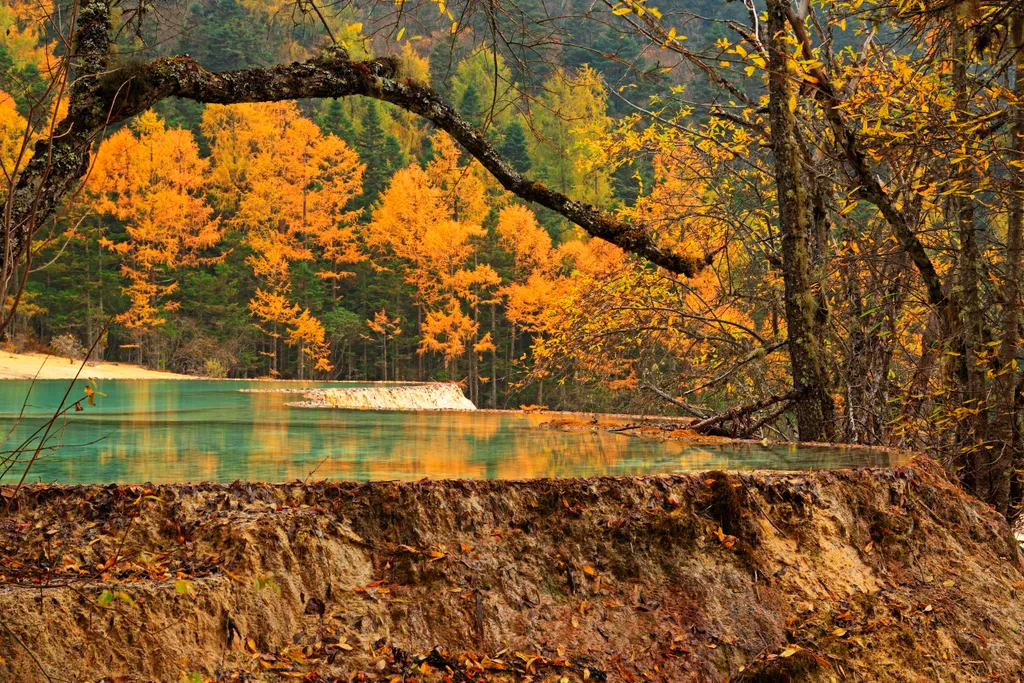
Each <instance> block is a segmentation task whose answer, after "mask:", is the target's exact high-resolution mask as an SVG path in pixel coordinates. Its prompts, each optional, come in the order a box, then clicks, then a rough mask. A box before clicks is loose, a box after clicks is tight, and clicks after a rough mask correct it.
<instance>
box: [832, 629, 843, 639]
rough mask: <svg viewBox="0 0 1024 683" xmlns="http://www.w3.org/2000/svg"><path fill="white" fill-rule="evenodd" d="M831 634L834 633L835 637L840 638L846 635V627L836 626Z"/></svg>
mask: <svg viewBox="0 0 1024 683" xmlns="http://www.w3.org/2000/svg"><path fill="white" fill-rule="evenodd" d="M832 635H834V636H835V637H836V638H842V637H843V636H845V635H846V629H845V628H837V629H836V630H835V631H832Z"/></svg>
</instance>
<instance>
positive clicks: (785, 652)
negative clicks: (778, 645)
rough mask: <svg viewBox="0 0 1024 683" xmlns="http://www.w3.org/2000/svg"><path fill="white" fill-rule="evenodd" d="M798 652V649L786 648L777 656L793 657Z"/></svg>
mask: <svg viewBox="0 0 1024 683" xmlns="http://www.w3.org/2000/svg"><path fill="white" fill-rule="evenodd" d="M799 651H800V648H796V647H787V648H786V649H785V650H783V651H782V652H780V653H779V656H780V657H792V656H793V655H795V654H796V653H797V652H799Z"/></svg>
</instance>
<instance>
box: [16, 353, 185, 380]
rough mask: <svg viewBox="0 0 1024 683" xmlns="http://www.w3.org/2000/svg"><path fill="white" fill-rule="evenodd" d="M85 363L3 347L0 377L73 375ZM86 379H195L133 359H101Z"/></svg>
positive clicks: (87, 370) (88, 368)
mask: <svg viewBox="0 0 1024 683" xmlns="http://www.w3.org/2000/svg"><path fill="white" fill-rule="evenodd" d="M80 365H81V364H80V363H79V362H78V361H75V362H71V361H69V360H68V359H67V358H58V357H57V356H47V355H46V354H42V353H8V352H6V351H0V379H32V378H34V377H35V378H38V379H72V378H74V376H75V373H77V372H78V368H79V366H80ZM79 377H81V378H83V379H195V378H194V377H190V376H189V375H179V374H177V373H174V372H161V371H159V370H148V369H146V368H144V367H142V366H139V365H132V364H130V363H100V364H98V365H88V366H86V367H84V368H82V373H81V375H79Z"/></svg>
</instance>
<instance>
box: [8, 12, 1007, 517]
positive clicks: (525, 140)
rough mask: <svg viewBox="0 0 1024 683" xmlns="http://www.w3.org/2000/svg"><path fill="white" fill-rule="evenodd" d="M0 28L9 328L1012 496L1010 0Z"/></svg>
mask: <svg viewBox="0 0 1024 683" xmlns="http://www.w3.org/2000/svg"><path fill="white" fill-rule="evenodd" d="M39 3H42V4H39ZM79 10H81V11H82V12H84V15H83V17H82V18H81V20H80V21H79V20H77V19H75V18H74V17H75V16H76V15H75V12H77V11H79ZM0 11H2V12H3V14H2V19H0V40H2V44H3V46H4V47H3V50H4V52H3V57H2V65H0V66H2V70H3V78H4V80H3V90H4V92H5V93H6V94H5V95H4V96H3V98H2V99H0V160H2V164H3V170H4V174H5V176H6V178H7V183H6V186H5V190H4V192H5V194H6V196H5V198H4V211H5V215H4V221H3V223H2V226H0V227H2V228H3V235H2V238H3V239H2V245H0V246H2V247H3V250H2V254H3V256H4V257H3V259H2V260H0V266H2V268H0V270H2V271H3V273H2V274H0V275H2V277H0V289H2V291H3V293H4V297H3V299H2V300H3V304H4V305H3V311H4V312H5V313H4V315H5V316H6V317H5V318H4V319H2V320H0V329H3V330H4V334H5V336H6V343H8V344H10V345H11V346H12V347H13V348H16V349H17V348H32V347H45V346H46V345H50V346H51V347H53V346H59V347H60V348H68V347H71V346H74V345H76V344H78V345H88V344H90V343H92V341H94V340H98V346H99V347H102V349H103V352H104V353H105V354H106V355H107V356H108V357H113V358H118V359H125V360H137V361H141V362H143V363H146V364H147V365H151V366H154V367H163V368H168V369H172V370H179V371H189V372H197V373H206V374H210V375H223V374H227V375H231V376H274V375H276V376H282V377H305V378H312V377H315V378H344V379H384V378H387V379H406V380H408V379H434V378H445V379H452V380H456V381H460V382H463V383H464V386H465V388H466V391H467V393H468V395H469V396H470V398H472V399H473V400H474V401H475V402H476V403H477V404H478V405H481V406H484V407H487V406H511V407H515V406H518V405H523V404H527V405H529V404H537V405H548V406H551V407H558V408H582V409H603V410H626V411H641V410H644V411H649V412H654V411H664V410H672V411H677V412H681V413H684V414H687V415H690V416H692V417H694V418H695V419H696V422H695V423H694V425H693V426H694V428H696V429H700V430H704V431H716V432H718V433H725V434H732V435H736V436H757V437H758V438H762V439H765V438H769V439H791V438H798V439H799V440H803V441H847V442H854V443H870V444H885V445H894V446H901V447H912V448H926V449H928V450H929V451H930V452H932V453H933V454H935V455H936V456H939V457H941V458H942V459H943V460H944V461H945V462H946V463H947V464H948V466H949V469H950V471H951V472H956V473H957V474H958V476H960V477H961V479H962V481H964V483H965V485H967V486H968V488H969V489H970V490H971V491H973V492H975V493H976V494H977V495H979V496H980V497H981V498H982V499H984V500H986V501H988V502H990V503H992V504H993V505H995V506H996V508H997V509H998V510H999V511H1000V512H1003V513H1004V514H1011V513H1013V514H1015V512H1016V510H1017V509H1019V508H1018V507H1015V505H1016V503H1019V502H1020V501H1021V500H1022V499H1024V486H1022V485H1021V482H1020V478H1019V477H1018V476H1017V472H1019V471H1021V470H1022V469H1024V445H1022V440H1021V424H1020V415H1021V411H1022V409H1024V373H1022V372H1021V368H1022V364H1021V361H1022V360H1024V358H1022V354H1021V353H1020V349H1021V343H1022V336H1021V329H1022V328H1021V310H1022V291H1024V290H1022V287H1024V282H1022V279H1024V278H1022V268H1024V264H1022V259H1024V79H1021V78H1019V77H1018V74H1019V73H1024V72H1022V71H1021V69H1024V56H1022V55H1024V10H1022V9H1021V8H1020V7H1019V6H1018V4H1016V3H1011V2H1005V1H1003V0H990V1H986V2H955V3H951V4H950V3H929V2H907V1H904V0H897V1H896V2H887V1H885V0H877V1H872V2H864V1H862V0H850V1H845V2H799V3H790V2H785V1H784V0H764V2H763V3H758V2H754V1H753V0H748V1H746V2H734V3H724V4H715V3H710V2H683V1H682V0H680V1H679V2H673V3H669V4H665V3H660V2H647V0H606V1H604V2H601V3H597V4H591V3H585V2H583V1H582V0H565V1H563V2H545V1H544V0H531V1H530V2H527V3H507V2H497V3H490V4H488V3H479V2H475V1H474V0H468V1H467V2H460V3H448V2H447V0H399V1H398V2H395V3H391V2H369V3H358V4H355V5H351V4H344V5H335V4H324V5H321V4H317V3H316V2H315V1H313V0H308V1H307V0H303V1H302V2H298V3H296V2H285V1H283V0H282V1H281V2H260V1H258V0H250V1H248V2H243V3H241V4H237V3H234V2H232V1H231V0H224V1H222V2H215V1H213V0H210V2H205V3H192V4H189V3H184V2H157V3H155V4H150V3H142V4H140V5H134V4H132V3H129V2H127V1H125V2H119V1H115V0H109V1H108V0H101V1H99V2H90V3H87V4H85V5H80V4H79V3H77V2H74V0H69V2H68V3H57V4H55V5H53V6H51V5H50V3H49V2H48V1H47V0H17V2H15V3H13V4H12V3H10V2H8V3H6V4H5V5H4V7H3V9H2V10H0ZM68 46H72V47H71V48H70V49H72V51H73V53H72V54H70V55H69V54H68V53H67V50H68V49H69V48H68ZM65 57H67V58H65ZM247 65H252V66H247ZM204 66H205V67H206V68H204ZM236 67H237V68H238V69H237V70H232V69H235V68H236ZM241 67H245V68H241ZM209 69H213V70H214V71H210V70H209ZM223 69H227V71H218V70H223ZM65 89H66V91H67V92H65ZM64 94H66V95H67V96H62V95H64ZM175 98H179V99H175ZM335 98H337V99H335ZM26 131H27V133H26ZM456 141H457V143H456ZM22 283H24V287H22ZM7 297H11V298H10V299H8V298H7ZM8 318H9V320H8ZM108 320H109V321H110V323H109V325H107V321H108ZM8 323H9V324H8ZM105 326H106V327H105ZM104 330H106V331H104ZM57 342H60V343H59V344H57ZM1013 501H1016V503H1014V504H1011V503H1012V502H1013Z"/></svg>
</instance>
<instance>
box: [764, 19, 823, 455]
mask: <svg viewBox="0 0 1024 683" xmlns="http://www.w3.org/2000/svg"><path fill="white" fill-rule="evenodd" d="M787 21H788V19H787V6H786V3H785V2H783V1H782V0H769V2H768V36H769V43H768V51H769V69H770V71H771V75H770V77H769V82H768V92H769V102H768V111H769V117H770V120H771V141H772V149H773V152H774V158H775V183H776V189H777V192H778V204H779V233H780V235H781V238H782V277H783V281H784V284H785V302H786V325H787V327H788V331H789V355H790V362H791V365H792V371H793V388H794V390H795V391H796V394H797V397H796V401H795V403H794V410H795V412H796V419H797V431H798V433H799V437H800V439H801V440H802V441H831V440H833V438H834V436H835V406H834V403H833V400H832V395H831V393H830V391H829V382H828V375H827V372H826V369H825V348H824V340H823V331H822V327H823V325H822V321H821V315H822V313H823V310H822V307H821V304H820V302H819V298H818V296H817V295H816V294H815V291H814V286H813V282H814V279H813V276H812V273H811V254H810V238H811V232H812V229H813V219H812V214H811V203H810V197H809V195H808V190H809V188H808V187H807V182H806V177H805V174H804V171H803V166H802V163H801V159H802V157H803V154H802V151H801V147H800V143H799V140H798V134H797V126H796V117H795V115H794V112H795V109H796V107H795V104H796V102H797V91H796V89H795V87H794V86H793V84H792V83H791V71H792V69H791V63H790V62H791V60H790V57H789V54H788V52H789V47H788V45H787V43H786V41H785V36H786V35H787V34H788V31H787V25H788V24H787Z"/></svg>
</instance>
